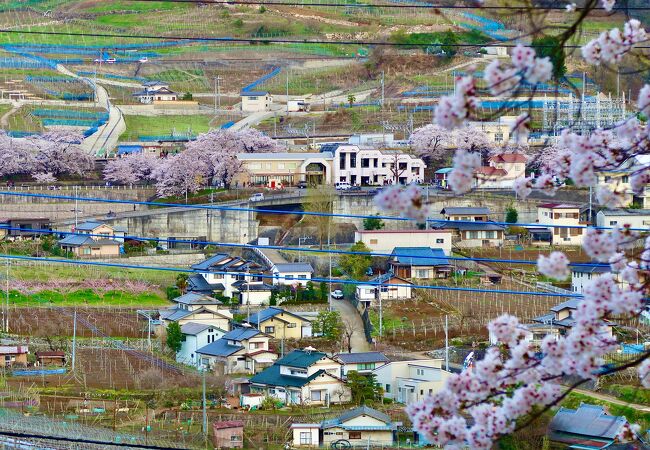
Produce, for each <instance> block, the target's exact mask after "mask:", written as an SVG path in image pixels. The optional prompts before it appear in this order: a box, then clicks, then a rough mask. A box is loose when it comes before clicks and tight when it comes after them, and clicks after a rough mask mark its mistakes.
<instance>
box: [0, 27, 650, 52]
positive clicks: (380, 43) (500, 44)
mask: <svg viewBox="0 0 650 450" xmlns="http://www.w3.org/2000/svg"><path fill="white" fill-rule="evenodd" d="M0 33H9V34H26V35H38V36H76V37H101V38H120V39H148V40H152V39H153V40H168V39H170V40H175V41H194V42H219V43H229V42H242V43H251V44H253V43H269V44H306V45H311V44H329V45H368V46H380V47H406V48H417V47H425V46H427V45H439V44H440V43H439V42H434V41H431V42H421V43H417V44H413V43H405V42H385V41H348V40H342V41H332V40H324V39H303V40H297V39H278V38H237V37H205V36H202V37H191V36H157V35H147V34H142V35H140V34H113V33H86V32H72V31H34V30H14V29H6V28H2V29H0ZM517 45H518V44H507V43H505V42H490V43H485V44H444V46H446V47H455V48H477V47H508V48H510V47H516V46H517ZM112 47H119V44H116V45H106V46H105V47H104V48H106V49H110V48H112ZM535 48H549V49H550V48H555V46H553V45H536V46H535ZM563 48H582V46H581V45H571V44H565V45H564V46H563ZM634 48H639V49H647V48H650V46H642V45H636V46H634Z"/></svg>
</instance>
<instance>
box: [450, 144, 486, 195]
mask: <svg viewBox="0 0 650 450" xmlns="http://www.w3.org/2000/svg"><path fill="white" fill-rule="evenodd" d="M480 166H481V157H480V156H479V154H478V153H469V152H468V151H466V150H461V149H459V150H456V154H455V155H454V168H453V170H452V171H451V173H450V174H449V180H448V181H449V187H451V189H452V190H453V191H454V192H455V193H456V194H464V193H465V192H469V191H470V190H471V189H472V183H473V180H474V171H475V170H476V169H478V168H479V167H480Z"/></svg>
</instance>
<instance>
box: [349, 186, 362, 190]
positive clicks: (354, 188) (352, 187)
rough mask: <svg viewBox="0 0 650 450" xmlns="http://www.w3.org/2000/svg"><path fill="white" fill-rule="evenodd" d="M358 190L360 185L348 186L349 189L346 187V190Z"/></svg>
mask: <svg viewBox="0 0 650 450" xmlns="http://www.w3.org/2000/svg"><path fill="white" fill-rule="evenodd" d="M360 190H361V186H350V189H348V191H360Z"/></svg>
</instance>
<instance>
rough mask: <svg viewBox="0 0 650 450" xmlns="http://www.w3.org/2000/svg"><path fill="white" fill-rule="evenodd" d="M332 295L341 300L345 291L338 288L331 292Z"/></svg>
mask: <svg viewBox="0 0 650 450" xmlns="http://www.w3.org/2000/svg"><path fill="white" fill-rule="evenodd" d="M330 295H331V296H332V298H333V299H335V300H341V299H342V298H343V291H342V290H340V289H337V290H335V291H332V292H330Z"/></svg>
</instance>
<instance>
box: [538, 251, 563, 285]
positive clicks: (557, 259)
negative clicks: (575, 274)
mask: <svg viewBox="0 0 650 450" xmlns="http://www.w3.org/2000/svg"><path fill="white" fill-rule="evenodd" d="M537 269H538V270H539V272H540V273H541V274H543V275H546V276H547V277H551V278H554V279H556V280H565V279H567V278H568V277H569V275H571V272H570V271H569V258H567V257H566V255H565V254H564V253H562V252H551V254H550V255H548V256H546V255H539V257H538V258H537Z"/></svg>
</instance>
